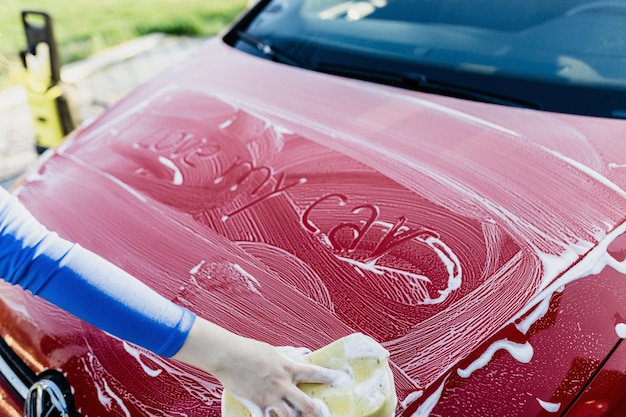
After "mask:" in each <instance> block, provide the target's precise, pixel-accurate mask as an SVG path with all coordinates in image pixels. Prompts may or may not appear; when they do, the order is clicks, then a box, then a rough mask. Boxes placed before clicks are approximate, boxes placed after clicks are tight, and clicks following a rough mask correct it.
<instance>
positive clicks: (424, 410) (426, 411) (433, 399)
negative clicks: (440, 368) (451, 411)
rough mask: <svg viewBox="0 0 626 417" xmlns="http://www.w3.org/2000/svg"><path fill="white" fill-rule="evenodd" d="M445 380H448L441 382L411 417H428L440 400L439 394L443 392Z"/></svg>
mask: <svg viewBox="0 0 626 417" xmlns="http://www.w3.org/2000/svg"><path fill="white" fill-rule="evenodd" d="M447 380H448V378H446V379H444V380H443V382H442V383H441V385H439V388H437V391H435V392H434V393H432V394H431V396H430V397H428V398H427V399H426V401H424V402H423V403H422V405H420V406H419V408H418V409H417V411H416V412H414V413H413V415H412V416H411V417H428V416H430V413H431V412H432V411H433V409H434V408H435V406H436V405H437V403H438V402H439V398H441V393H442V392H443V387H444V385H446V381H447ZM420 397H421V395H420Z"/></svg>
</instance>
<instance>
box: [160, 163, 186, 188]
mask: <svg viewBox="0 0 626 417" xmlns="http://www.w3.org/2000/svg"><path fill="white" fill-rule="evenodd" d="M159 162H160V163H161V164H163V165H164V166H166V167H167V168H169V169H171V170H172V172H173V179H172V184H174V185H183V174H182V173H181V171H180V169H179V168H178V167H177V166H176V164H175V163H174V162H173V161H172V160H171V159H167V158H166V157H164V156H159Z"/></svg>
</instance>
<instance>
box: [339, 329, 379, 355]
mask: <svg viewBox="0 0 626 417" xmlns="http://www.w3.org/2000/svg"><path fill="white" fill-rule="evenodd" d="M343 351H344V354H345V355H346V358H347V359H349V360H351V359H356V358H380V359H386V358H388V357H389V352H387V350H386V349H385V348H384V347H382V346H381V345H380V344H378V343H377V342H376V341H375V340H374V339H372V338H370V337H368V336H365V335H364V334H362V333H354V334H351V335H349V336H346V337H345V338H344V339H343Z"/></svg>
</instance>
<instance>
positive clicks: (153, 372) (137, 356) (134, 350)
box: [122, 341, 163, 378]
mask: <svg viewBox="0 0 626 417" xmlns="http://www.w3.org/2000/svg"><path fill="white" fill-rule="evenodd" d="M122 345H123V346H124V350H125V351H126V352H127V353H128V354H129V355H130V356H132V357H133V358H135V360H136V361H137V363H139V365H140V366H141V368H142V369H143V371H144V372H145V373H146V375H148V376H151V377H153V378H154V377H157V376H159V375H161V372H163V369H152V368H150V367H149V366H148V365H146V364H145V363H144V362H143V361H142V360H141V352H140V351H139V349H137V348H135V347H133V346H131V345H130V344H128V343H126V342H124V341H123V342H122Z"/></svg>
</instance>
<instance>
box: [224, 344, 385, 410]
mask: <svg viewBox="0 0 626 417" xmlns="http://www.w3.org/2000/svg"><path fill="white" fill-rule="evenodd" d="M304 361H305V362H307V363H311V364H314V365H319V366H322V367H324V368H330V369H336V370H340V371H343V372H345V373H346V378H343V379H342V380H341V381H337V382H336V383H334V384H300V385H298V388H300V389H301V390H302V391H303V392H305V393H306V394H308V395H309V396H311V397H313V398H318V399H320V400H322V401H323V402H324V403H325V404H326V405H327V406H328V409H329V410H330V413H331V415H332V416H333V417H391V416H392V415H393V413H394V411H395V408H396V402H397V399H396V393H395V388H394V383H393V375H392V373H391V369H390V368H389V353H388V352H387V351H386V350H385V349H384V348H383V347H382V346H381V345H380V344H378V343H377V342H376V341H374V339H372V338H370V337H368V336H365V335H363V334H361V333H354V334H351V335H349V336H346V337H343V338H341V339H339V340H337V341H335V342H333V343H331V344H329V345H327V346H324V347H323V348H321V349H319V350H316V351H314V352H311V353H309V354H307V355H305V356H304ZM250 416H251V414H250V412H249V411H248V409H247V408H246V407H245V406H244V405H243V404H241V403H240V402H239V401H237V400H236V399H235V398H234V397H233V396H232V395H230V394H229V393H228V392H227V391H226V390H224V392H223V394H222V417H250Z"/></svg>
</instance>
